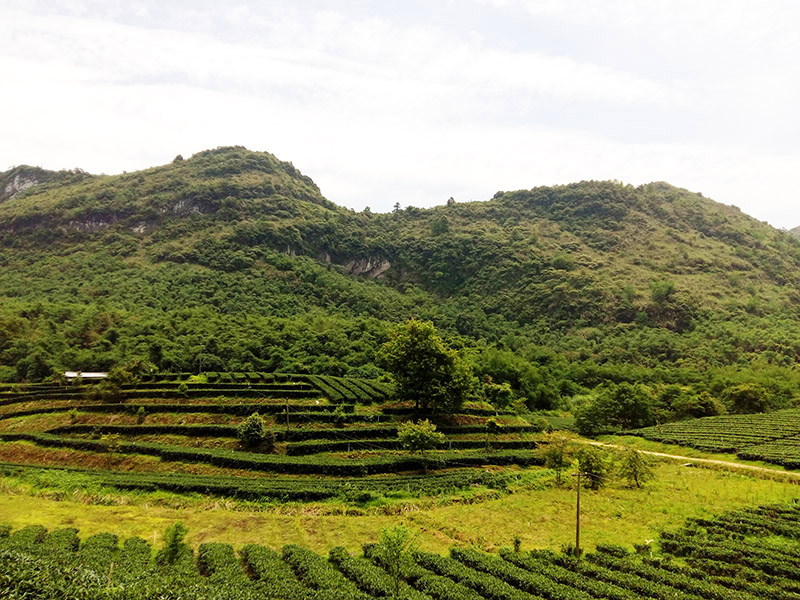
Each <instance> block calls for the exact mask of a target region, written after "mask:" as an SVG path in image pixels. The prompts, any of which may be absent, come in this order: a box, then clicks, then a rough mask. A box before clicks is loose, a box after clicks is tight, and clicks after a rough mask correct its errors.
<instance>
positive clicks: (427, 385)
mask: <svg viewBox="0 0 800 600" xmlns="http://www.w3.org/2000/svg"><path fill="white" fill-rule="evenodd" d="M378 361H379V364H380V365H381V366H382V367H383V368H384V369H386V370H387V371H388V372H389V373H391V374H392V377H393V378H394V381H395V384H396V395H397V398H398V400H403V401H411V402H414V406H415V407H416V409H417V410H418V411H423V412H427V411H437V412H444V413H452V412H455V411H456V410H458V409H459V408H460V407H461V405H462V404H463V403H464V401H465V400H466V399H467V397H468V396H469V394H470V392H471V390H472V389H473V386H474V385H475V382H474V381H473V379H474V378H473V375H472V369H471V368H470V367H469V365H467V364H466V363H465V362H463V361H462V360H461V359H460V358H459V356H458V353H457V352H456V351H455V350H452V349H450V348H448V347H447V346H446V345H445V343H444V340H442V338H441V337H440V336H439V335H438V334H437V333H436V328H435V327H434V326H433V323H431V322H430V321H418V320H416V319H411V320H409V321H406V322H405V323H402V324H400V325H398V326H397V327H395V328H394V329H393V330H392V331H391V332H390V333H389V341H388V342H386V343H385V344H384V345H383V346H382V347H381V349H380V351H379V352H378Z"/></svg>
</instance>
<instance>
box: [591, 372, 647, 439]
mask: <svg viewBox="0 0 800 600" xmlns="http://www.w3.org/2000/svg"><path fill="white" fill-rule="evenodd" d="M575 417H576V419H575V420H576V425H577V427H578V431H579V432H580V433H581V434H582V435H589V436H592V435H597V434H599V433H603V432H606V431H618V430H621V429H622V430H624V429H635V428H638V427H647V426H648V425H654V424H655V399H654V398H653V393H652V391H651V390H650V388H648V387H647V386H645V385H642V384H638V383H637V384H632V383H626V382H623V383H620V384H619V385H611V386H608V387H606V388H605V389H603V390H602V391H601V392H600V393H599V394H598V395H597V397H596V398H595V399H594V400H593V401H592V402H591V403H589V404H587V405H586V406H584V407H582V408H581V409H580V410H579V411H578V412H577V414H576V416H575Z"/></svg>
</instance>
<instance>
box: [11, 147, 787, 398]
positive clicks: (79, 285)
mask: <svg viewBox="0 0 800 600" xmlns="http://www.w3.org/2000/svg"><path fill="white" fill-rule="evenodd" d="M20 169H21V170H20ZM26 177H28V178H27V179H26ZM33 180H35V183H34V184H32V185H28V184H27V183H26V182H29V181H33ZM14 182H15V183H14ZM12 183H13V185H11V184H12ZM9 185H11V187H9ZM2 190H6V192H3V193H4V196H3V200H2V203H0V244H1V245H2V248H3V252H2V255H0V297H2V307H1V308H0V378H2V379H5V380H14V379H19V380H24V379H36V378H38V377H41V376H44V375H46V374H47V373H49V372H50V371H51V370H52V369H62V368H71V369H84V370H95V369H101V368H107V367H109V366H111V365H114V364H120V363H125V362H130V361H132V360H135V359H146V360H149V361H151V362H153V363H155V364H157V366H159V367H160V368H163V369H170V370H182V371H198V370H224V369H230V370H259V371H269V370H281V371H285V372H309V371H314V372H320V373H329V374H336V375H339V374H350V375H356V376H366V377H375V376H379V375H380V374H381V371H380V369H379V368H378V367H377V366H376V365H375V364H374V357H375V350H376V348H377V347H378V346H379V345H380V344H381V343H382V342H383V341H384V340H385V339H386V332H387V330H388V328H389V327H390V326H391V324H392V323H395V322H398V321H401V320H404V319H406V318H408V317H410V316H416V317H419V318H424V319H431V320H433V321H434V322H435V323H436V325H437V327H438V328H440V329H441V330H442V331H443V332H444V333H445V334H446V335H447V337H448V341H449V342H450V343H451V345H454V346H455V347H457V348H460V349H463V350H464V353H465V354H466V355H468V356H469V357H470V358H471V360H472V361H473V363H474V365H475V367H476V370H477V371H478V373H480V374H488V375H491V376H492V377H493V378H494V379H495V380H496V381H508V382H509V383H511V385H512V387H514V388H515V389H517V390H520V393H524V394H525V395H526V397H528V398H529V399H530V398H532V397H534V398H537V400H536V401H535V402H534V403H537V404H539V405H543V406H547V405H552V404H553V403H555V402H557V401H558V398H559V397H560V398H568V397H571V396H573V395H575V394H579V393H581V392H584V391H586V390H589V389H591V388H593V387H594V386H596V385H598V384H600V383H602V382H604V381H624V380H636V381H642V380H644V381H650V382H653V383H654V385H656V384H657V385H662V384H667V383H678V384H681V385H689V384H691V385H693V386H700V387H704V388H708V389H710V390H712V391H713V390H714V389H723V388H725V387H726V386H730V385H733V384H734V383H737V382H742V381H753V380H757V381H762V382H764V384H765V385H772V386H775V385H780V386H782V387H781V390H782V391H781V394H782V397H783V398H784V399H788V398H791V397H793V395H794V394H795V393H796V392H797V390H798V389H800V388H798V387H797V382H796V380H795V375H794V371H795V369H794V367H795V365H796V364H797V362H798V357H800V335H798V334H797V333H796V332H797V331H798V330H799V329H798V327H797V325H798V314H797V310H796V306H797V303H798V300H799V299H800V297H799V296H798V289H799V288H800V241H798V240H797V239H796V238H794V237H793V236H791V235H789V234H787V233H785V232H781V231H778V230H776V229H773V228H771V227H770V226H768V225H766V224H764V223H762V222H760V221H757V220H756V219H753V218H751V217H749V216H747V215H745V214H743V213H742V212H741V211H739V210H738V209H737V208H735V207H730V206H725V205H722V204H719V203H716V202H714V201H712V200H710V199H707V198H704V197H703V196H702V195H700V194H694V193H691V192H689V191H687V190H683V189H679V188H675V187H673V186H671V185H668V184H666V183H651V184H647V185H643V186H639V187H633V186H630V185H623V184H621V183H618V182H597V181H585V182H580V183H575V184H570V185H565V186H556V187H546V188H545V187H540V188H534V189H531V190H520V191H512V192H498V193H497V194H495V196H494V197H493V198H491V199H489V200H487V201H484V202H471V203H464V204H460V203H450V204H449V205H447V206H440V207H436V208H432V209H418V208H414V207H407V208H405V209H399V210H396V211H394V212H393V213H389V214H372V213H370V212H368V211H365V212H360V213H355V212H354V211H352V210H348V209H345V208H342V207H340V206H337V205H335V204H333V203H332V202H330V201H328V200H326V199H325V198H324V197H323V196H322V194H321V193H320V190H319V189H318V187H317V186H316V185H315V184H314V182H313V181H312V180H311V179H310V178H308V177H307V176H305V175H303V174H302V173H301V172H300V171H299V170H298V169H296V168H295V167H294V166H293V165H292V164H291V163H287V162H283V161H280V160H278V159H277V158H276V157H274V156H273V155H271V154H268V153H263V152H250V151H248V150H246V149H244V148H241V147H233V148H218V149H215V150H209V151H205V152H200V153H198V154H196V155H194V156H192V157H191V158H190V159H188V160H183V159H182V158H180V157H177V158H176V159H175V161H173V162H172V163H171V164H168V165H164V166H161V167H156V168H152V169H148V170H145V171H140V172H136V173H127V174H123V175H116V176H89V175H88V174H85V173H83V172H78V171H75V172H60V173H56V174H54V173H53V172H48V171H43V170H35V169H32V168H28V167H24V168H20V167H18V168H17V171H16V172H15V171H14V170H12V171H10V172H7V173H4V174H2V175H0V191H2ZM12 191H13V193H11V192H12ZM715 386H716V388H715Z"/></svg>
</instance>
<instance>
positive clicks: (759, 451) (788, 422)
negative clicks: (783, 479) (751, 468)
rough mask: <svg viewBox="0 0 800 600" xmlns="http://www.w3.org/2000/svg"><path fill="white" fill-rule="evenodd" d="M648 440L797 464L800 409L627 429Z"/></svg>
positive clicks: (799, 451)
mask: <svg viewBox="0 0 800 600" xmlns="http://www.w3.org/2000/svg"><path fill="white" fill-rule="evenodd" d="M628 433H630V434H632V435H637V436H641V437H644V438H646V439H648V440H654V441H658V442H664V443H667V444H677V445H680V446H691V447H693V448H698V449H700V450H705V451H708V452H730V453H736V455H737V456H738V457H739V458H741V459H743V460H762V461H765V462H769V463H773V464H776V465H782V466H784V467H787V468H790V469H796V468H799V467H800V409H787V410H779V411H775V412H771V413H759V414H749V415H722V416H717V417H703V418H700V419H692V420H689V421H679V422H677V423H667V424H665V425H659V426H656V427H646V428H644V429H637V430H634V431H630V432H628Z"/></svg>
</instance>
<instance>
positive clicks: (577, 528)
mask: <svg viewBox="0 0 800 600" xmlns="http://www.w3.org/2000/svg"><path fill="white" fill-rule="evenodd" d="M580 557H581V465H580V463H578V501H577V503H576V508H575V558H580Z"/></svg>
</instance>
